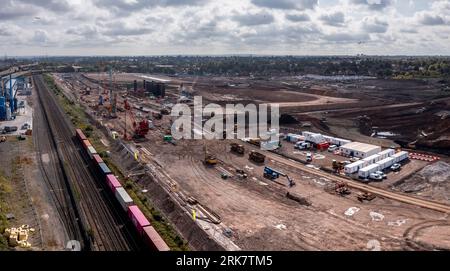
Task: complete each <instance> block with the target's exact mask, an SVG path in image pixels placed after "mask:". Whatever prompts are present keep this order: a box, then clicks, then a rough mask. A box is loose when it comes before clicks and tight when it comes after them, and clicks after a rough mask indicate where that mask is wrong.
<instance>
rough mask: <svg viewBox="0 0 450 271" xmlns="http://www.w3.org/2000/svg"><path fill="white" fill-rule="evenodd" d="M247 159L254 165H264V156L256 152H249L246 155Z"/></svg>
mask: <svg viewBox="0 0 450 271" xmlns="http://www.w3.org/2000/svg"><path fill="white" fill-rule="evenodd" d="M248 159H249V160H251V161H253V162H256V163H264V161H265V160H266V156H265V155H264V154H261V153H259V152H257V151H251V152H250V154H249V155H248Z"/></svg>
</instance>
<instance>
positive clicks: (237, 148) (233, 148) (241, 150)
mask: <svg viewBox="0 0 450 271" xmlns="http://www.w3.org/2000/svg"><path fill="white" fill-rule="evenodd" d="M230 146H231V151H232V152H234V153H237V154H240V155H243V154H244V152H245V148H244V146H243V145H239V144H237V143H231V144H230Z"/></svg>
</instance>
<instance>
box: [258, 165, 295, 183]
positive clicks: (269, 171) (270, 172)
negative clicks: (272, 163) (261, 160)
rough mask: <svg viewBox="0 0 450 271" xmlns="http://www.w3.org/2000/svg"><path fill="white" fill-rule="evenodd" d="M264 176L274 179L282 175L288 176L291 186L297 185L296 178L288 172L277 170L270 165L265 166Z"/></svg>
mask: <svg viewBox="0 0 450 271" xmlns="http://www.w3.org/2000/svg"><path fill="white" fill-rule="evenodd" d="M263 176H264V178H267V179H269V180H272V181H273V180H276V179H278V178H280V176H282V177H286V179H287V180H288V183H289V187H293V186H294V185H295V182H294V180H292V179H291V178H290V177H289V176H288V175H287V174H285V173H282V172H279V171H277V170H274V169H272V168H270V167H264V175H263Z"/></svg>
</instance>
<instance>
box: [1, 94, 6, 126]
mask: <svg viewBox="0 0 450 271" xmlns="http://www.w3.org/2000/svg"><path fill="white" fill-rule="evenodd" d="M5 119H6V99H5V97H3V96H2V97H0V120H5Z"/></svg>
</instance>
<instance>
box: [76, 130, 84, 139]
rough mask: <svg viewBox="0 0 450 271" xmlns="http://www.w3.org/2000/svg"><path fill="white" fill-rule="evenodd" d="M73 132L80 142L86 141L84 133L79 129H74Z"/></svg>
mask: <svg viewBox="0 0 450 271" xmlns="http://www.w3.org/2000/svg"><path fill="white" fill-rule="evenodd" d="M75 132H76V134H77V137H78V139H79V140H80V141H83V140H87V137H86V136H85V135H84V133H83V131H81V129H76V130H75Z"/></svg>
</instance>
